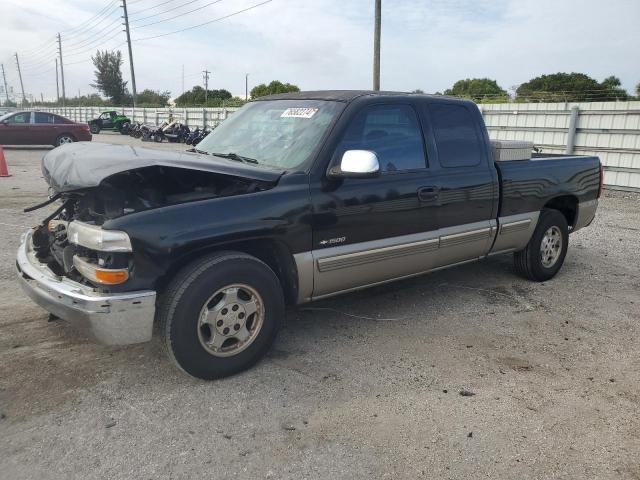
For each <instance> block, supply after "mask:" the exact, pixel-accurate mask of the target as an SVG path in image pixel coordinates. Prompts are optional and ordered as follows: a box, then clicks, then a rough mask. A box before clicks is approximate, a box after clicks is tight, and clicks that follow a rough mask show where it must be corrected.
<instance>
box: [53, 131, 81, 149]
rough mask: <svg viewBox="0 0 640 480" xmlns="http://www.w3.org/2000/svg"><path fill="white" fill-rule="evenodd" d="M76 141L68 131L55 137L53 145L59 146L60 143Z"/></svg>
mask: <svg viewBox="0 0 640 480" xmlns="http://www.w3.org/2000/svg"><path fill="white" fill-rule="evenodd" d="M75 141H76V138H75V137H74V136H73V135H71V134H70V133H63V134H62V135H59V136H58V138H56V143H55V145H54V146H56V147H59V146H61V145H65V144H67V143H73V142H75Z"/></svg>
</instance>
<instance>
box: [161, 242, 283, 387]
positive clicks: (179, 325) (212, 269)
mask: <svg viewBox="0 0 640 480" xmlns="http://www.w3.org/2000/svg"><path fill="white" fill-rule="evenodd" d="M234 288H236V295H235V299H236V300H235V302H236V303H233V300H230V301H227V299H233V298H234V296H233V289H234ZM243 289H244V290H243ZM247 289H248V290H247ZM245 290H246V291H245ZM219 292H222V293H219ZM229 292H231V294H229ZM247 294H255V295H257V298H256V300H257V301H255V302H254V304H255V305H254V307H255V313H254V314H251V313H249V312H250V311H251V310H252V308H253V307H251V306H250V305H251V299H252V298H254V297H251V298H249V301H247V300H246V299H247ZM219 295H222V297H219ZM242 305H244V306H242ZM225 306H226V307H228V308H225ZM247 306H248V307H247ZM236 307H238V308H236ZM245 307H247V308H246V309H245ZM232 310H233V312H235V313H233V312H232ZM245 311H246V312H247V313H246V316H245V314H244V313H242V312H245ZM284 311H285V310H284V296H283V293H282V288H281V286H280V282H279V281H278V277H277V276H276V275H275V273H273V271H272V270H271V269H270V268H269V267H268V266H267V265H266V264H265V263H263V262H262V261H260V260H258V259H257V258H255V257H252V256H250V255H247V254H245V253H241V252H232V251H225V252H218V253H215V254H212V255H208V256H206V257H204V258H202V259H200V260H198V261H196V262H194V263H192V264H191V265H188V266H187V267H185V268H184V269H183V270H182V271H180V272H179V273H178V274H177V275H176V277H175V278H174V279H173V280H172V281H171V283H170V284H169V285H168V287H167V288H166V290H165V291H164V292H163V293H162V295H161V297H160V302H159V304H158V312H157V315H158V317H157V319H158V321H159V324H160V332H161V335H162V339H163V342H162V343H163V344H164V346H165V347H166V350H167V353H168V356H169V358H171V360H172V361H173V362H174V363H175V364H176V365H177V366H178V367H179V368H181V369H182V370H184V371H185V372H186V373H188V374H189V375H192V376H194V377H197V378H201V379H204V380H213V379H216V378H222V377H227V376H229V375H234V374H236V373H238V372H241V371H243V370H245V369H247V368H249V367H251V366H252V365H254V364H255V363H256V362H258V360H260V359H261V358H262V357H263V356H264V355H265V354H266V353H267V351H268V350H269V348H270V347H271V345H272V344H273V342H274V340H275V338H276V335H277V333H278V330H279V329H280V326H281V324H282V321H283V318H284ZM226 315H230V317H227V316H226ZM234 315H235V317H233V316H234ZM242 317H245V318H244V322H243V326H242V328H239V327H238V325H239V323H235V322H240V321H241V320H239V319H240V318H242ZM203 319H207V320H206V322H204V320H203ZM221 319H224V320H221ZM228 321H229V322H230V323H228ZM203 322H204V323H203ZM220 329H223V330H220ZM232 329H233V330H235V331H238V334H240V333H241V332H244V333H243V334H242V335H247V334H248V335H251V336H250V337H248V339H247V340H246V341H245V342H243V343H242V342H241V340H240V339H239V338H234V337H233V335H235V332H234V331H233V330H232ZM252 329H253V330H252ZM228 330H231V331H230V332H228V333H229V337H226V336H225V335H226V333H225V332H227V331H228ZM250 331H251V333H250ZM223 333H225V334H224V335H223ZM220 338H222V339H223V343H220V341H218V342H216V341H215V339H220ZM235 341H237V343H235ZM208 342H211V343H208ZM216 343H217V344H219V345H220V348H219V349H218V350H217V351H215V352H214V351H213V350H215V349H216V348H215V347H214V346H213V345H214V344H216Z"/></svg>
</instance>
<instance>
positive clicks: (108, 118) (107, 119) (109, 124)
mask: <svg viewBox="0 0 640 480" xmlns="http://www.w3.org/2000/svg"><path fill="white" fill-rule="evenodd" d="M114 116H115V112H104V113H103V114H102V115H100V121H101V122H102V129H103V130H108V129H110V128H113V120H112V117H114Z"/></svg>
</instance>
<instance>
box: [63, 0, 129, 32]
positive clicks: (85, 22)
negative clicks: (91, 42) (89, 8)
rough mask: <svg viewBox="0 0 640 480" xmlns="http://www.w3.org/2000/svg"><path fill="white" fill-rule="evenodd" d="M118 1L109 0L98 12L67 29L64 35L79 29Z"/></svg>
mask: <svg viewBox="0 0 640 480" xmlns="http://www.w3.org/2000/svg"><path fill="white" fill-rule="evenodd" d="M117 2H118V0H111V1H110V2H109V3H108V4H107V6H105V7H104V8H103V9H102V10H100V11H99V12H98V13H96V14H95V15H94V16H93V17H91V18H89V19H88V20H86V21H84V22H82V23H81V24H80V25H77V26H75V27H73V28H71V29H70V30H67V31H66V32H64V33H65V34H66V35H69V36H71V35H72V33H73V32H76V31H78V30H80V29H81V28H83V27H85V26H87V25H88V24H90V23H92V22H93V20H94V19H96V18H98V17H100V16H101V15H103V14H104V13H105V12H106V11H107V10H109V9H110V8H111V7H112V6H113V5H115V4H116V3H117Z"/></svg>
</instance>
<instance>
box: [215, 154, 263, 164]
mask: <svg viewBox="0 0 640 480" xmlns="http://www.w3.org/2000/svg"><path fill="white" fill-rule="evenodd" d="M211 155H213V156H214V157H222V158H228V159H230V160H236V161H238V162H244V163H256V164H257V163H258V161H257V160H256V159H255V158H249V157H243V156H242V155H238V154H237V153H233V152H230V153H211Z"/></svg>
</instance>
